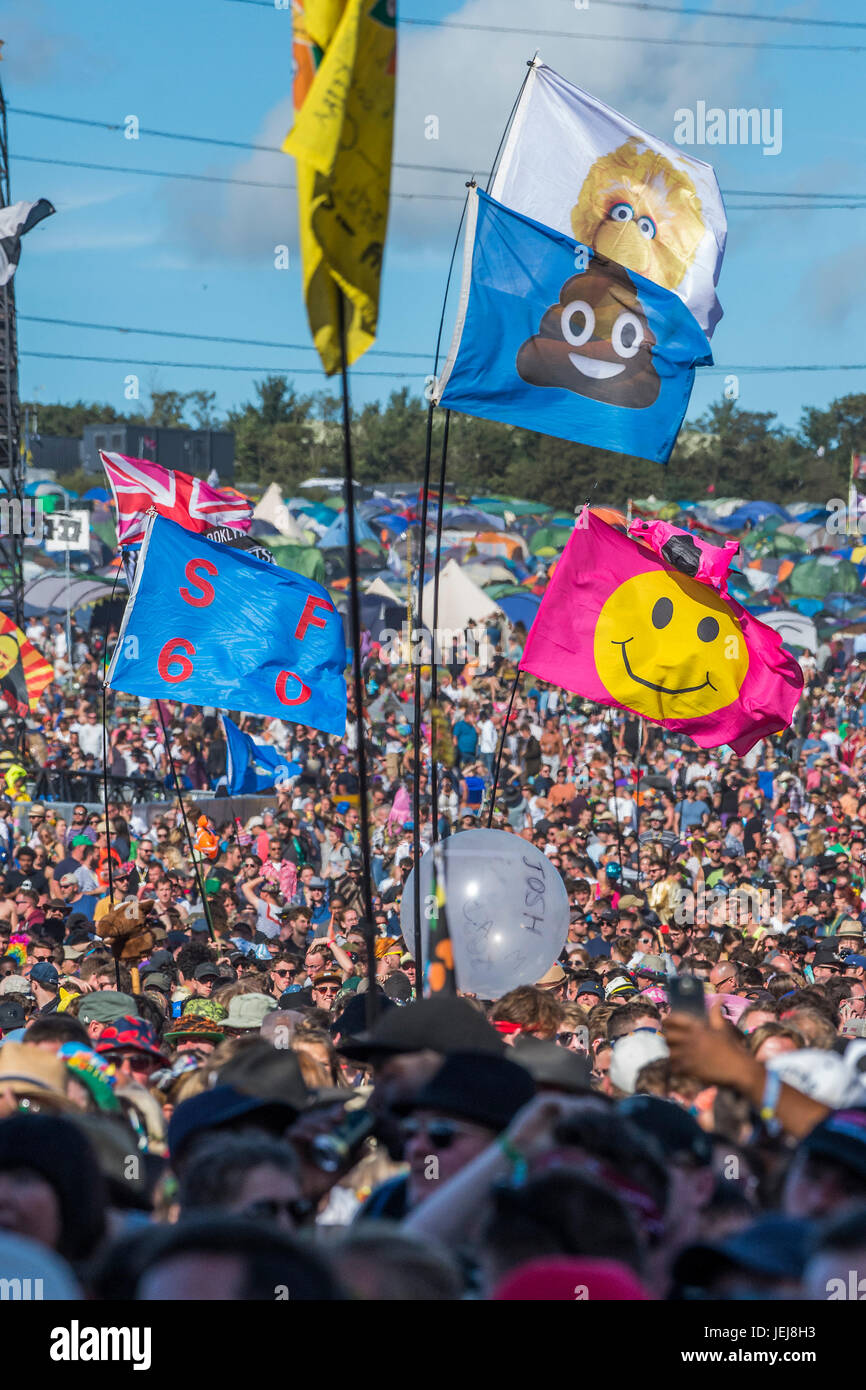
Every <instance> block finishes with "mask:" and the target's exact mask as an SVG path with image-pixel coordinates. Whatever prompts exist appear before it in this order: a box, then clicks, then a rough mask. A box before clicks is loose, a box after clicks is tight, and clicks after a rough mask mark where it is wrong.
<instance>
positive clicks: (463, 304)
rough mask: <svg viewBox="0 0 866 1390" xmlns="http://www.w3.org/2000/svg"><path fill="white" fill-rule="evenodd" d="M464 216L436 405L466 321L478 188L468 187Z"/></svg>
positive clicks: (445, 383)
mask: <svg viewBox="0 0 866 1390" xmlns="http://www.w3.org/2000/svg"><path fill="white" fill-rule="evenodd" d="M466 211H467V218H466V239H465V241H464V242H463V278H462V280H461V283H460V299H459V302H458V305H457V322H456V323H455V325H454V333H453V335H452V338H451V346H450V347H449V349H448V356H447V357H446V359H445V366H444V367H443V368H442V371H441V373H440V375H439V380H438V381H437V382H436V386H435V389H434V391H433V398H432V399H433V404H434V405H438V404H439V401H440V398H441V396H442V392H443V391H444V390H445V387H446V386H447V384H448V378H449V377H450V375H451V373H452V371H453V370H454V363H455V362H456V361H457V353H458V352H459V350H460V340H461V338H462V337H463V326H464V324H465V322H466V311H467V309H468V308H469V289H470V286H471V284H472V256H473V252H474V250H475V229H476V227H477V225H478V189H477V188H470V190H469V198H468V202H467V207H466Z"/></svg>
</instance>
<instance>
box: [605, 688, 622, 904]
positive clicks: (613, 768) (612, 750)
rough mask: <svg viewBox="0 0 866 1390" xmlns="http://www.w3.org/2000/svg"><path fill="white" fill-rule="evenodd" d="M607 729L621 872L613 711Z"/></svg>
mask: <svg viewBox="0 0 866 1390" xmlns="http://www.w3.org/2000/svg"><path fill="white" fill-rule="evenodd" d="M607 728H608V733H609V734H610V770H611V774H612V776H613V817H614V820H615V821H616V843H617V849H618V851H619V866H620V871H622V869H623V868H624V867H625V866H624V864H623V848H622V831H621V829H620V825H619V807H618V806H617V804H616V744H615V742H614V737H613V710H610V709H609V710H608V712H607ZM620 882H622V879H620Z"/></svg>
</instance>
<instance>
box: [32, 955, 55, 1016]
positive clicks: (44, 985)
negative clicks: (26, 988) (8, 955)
mask: <svg viewBox="0 0 866 1390" xmlns="http://www.w3.org/2000/svg"><path fill="white" fill-rule="evenodd" d="M30 985H31V988H32V990H33V997H34V999H35V1000H36V1008H37V1012H38V1013H40V1014H54V1013H56V1012H57V1006H58V1004H59V1003H60V975H59V973H58V970H57V967H56V965H52V964H51V962H50V961H47V960H42V961H38V962H37V963H36V965H34V966H33V968H32V969H31V971H30Z"/></svg>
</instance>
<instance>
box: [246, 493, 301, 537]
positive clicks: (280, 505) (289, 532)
mask: <svg viewBox="0 0 866 1390" xmlns="http://www.w3.org/2000/svg"><path fill="white" fill-rule="evenodd" d="M253 520H254V521H267V522H269V524H270V525H271V526H273V527H275V528H276V530H277V531H279V533H280V535H281V536H285V538H286V540H287V541H295V542H297V543H298V544H299V545H306V544H307V541H308V539H309V538H308V537H307V536H305V535H304V532H303V530H302V529H301V527H300V525H299V524H298V522H297V521H296V520H295V518H294V517H293V516H292V514H291V512H290V511H289V509H288V507H287V506H286V504H285V502H284V501H283V498H282V494H281V492H280V489H279V488H278V487H277V485H276V483H271V484H269V486H268V487H267V488H266V490H265V492H264V493H263V495H262V497H261V498H260V499H259V501H258V502H257V503H256V509H255V511H254V512H253Z"/></svg>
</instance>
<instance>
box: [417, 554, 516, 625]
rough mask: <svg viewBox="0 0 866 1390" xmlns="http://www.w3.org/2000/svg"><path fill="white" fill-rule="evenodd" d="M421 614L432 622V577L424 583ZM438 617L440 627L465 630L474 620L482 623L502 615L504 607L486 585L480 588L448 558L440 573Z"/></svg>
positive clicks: (426, 623) (427, 623)
mask: <svg viewBox="0 0 866 1390" xmlns="http://www.w3.org/2000/svg"><path fill="white" fill-rule="evenodd" d="M421 614H422V621H423V622H424V624H425V626H432V623H433V580H432V579H430V580H428V581H427V583H426V584H425V585H424V591H423V594H422V599H421ZM438 617H439V627H440V628H448V629H450V630H451V631H452V632H462V631H463V629H464V628H467V627H469V626H471V624H472V623H483V622H486V621H487V619H488V618H501V617H502V609H501V608H500V606H499V604H498V603H495V602H494V601H493V599H491V598H489V597H488V595H487V594H485V592H484V590H483V589H479V587H478V585H477V584H474V583H473V581H472V580H471V579H470V578H469V576H468V575H467V574H465V573H464V572H463V570H462V569H461V568H460V566H459V565H458V564H457V562H456V561H455V560H449V561H448V563H447V565H445V567H444V569H443V570H442V573H441V574H440V576H439V608H438Z"/></svg>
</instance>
